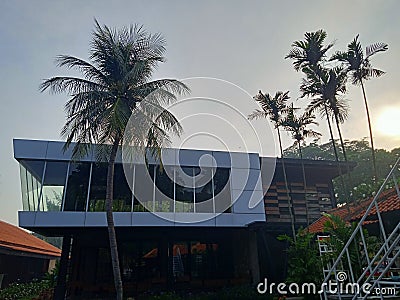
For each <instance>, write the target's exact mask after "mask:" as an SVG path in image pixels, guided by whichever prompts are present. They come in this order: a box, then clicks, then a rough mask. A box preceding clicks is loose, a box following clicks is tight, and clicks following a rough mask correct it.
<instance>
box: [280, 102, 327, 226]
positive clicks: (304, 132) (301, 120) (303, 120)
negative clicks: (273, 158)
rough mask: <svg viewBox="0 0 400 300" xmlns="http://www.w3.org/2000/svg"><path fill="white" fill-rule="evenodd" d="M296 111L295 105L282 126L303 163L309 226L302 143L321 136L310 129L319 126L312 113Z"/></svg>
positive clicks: (305, 194) (290, 109)
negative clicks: (295, 146) (297, 113)
mask: <svg viewBox="0 0 400 300" xmlns="http://www.w3.org/2000/svg"><path fill="white" fill-rule="evenodd" d="M295 110H297V108H294V107H293V104H292V105H291V106H290V107H289V109H288V113H287V116H286V118H284V119H283V120H282V126H283V127H284V128H285V130H286V131H288V132H289V133H290V134H291V136H292V138H293V139H294V145H297V147H298V151H299V156H300V161H301V169H302V173H303V185H304V198H305V208H306V218H307V226H308V225H309V224H310V217H309V211H308V200H307V178H306V171H305V167H304V160H303V152H302V146H301V145H302V143H304V142H305V140H306V139H307V138H314V139H318V138H319V137H320V136H321V134H320V133H318V132H316V131H314V130H313V129H310V128H308V127H309V126H310V125H318V123H317V122H316V121H315V116H314V114H313V113H312V112H310V111H306V112H304V113H303V114H301V115H296V113H295Z"/></svg>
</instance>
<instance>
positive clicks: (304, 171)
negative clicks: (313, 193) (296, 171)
mask: <svg viewBox="0 0 400 300" xmlns="http://www.w3.org/2000/svg"><path fill="white" fill-rule="evenodd" d="M297 145H298V147H299V154H300V161H301V170H302V172H303V185H304V200H305V204H306V218H307V227H308V226H309V225H310V218H309V212H308V197H307V179H306V169H305V167H304V160H303V152H302V150H301V145H300V142H299V141H298V142H297ZM307 230H308V229H307Z"/></svg>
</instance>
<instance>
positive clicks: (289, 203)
mask: <svg viewBox="0 0 400 300" xmlns="http://www.w3.org/2000/svg"><path fill="white" fill-rule="evenodd" d="M276 130H277V131H278V139H279V149H280V151H281V159H282V169H283V178H284V180H285V188H286V197H287V200H288V205H289V215H290V223H291V227H292V235H293V240H295V241H296V229H295V225H294V223H295V218H294V211H293V203H292V197H291V196H290V192H289V191H290V190H289V184H288V180H287V175H286V167H285V159H284V158H283V148H282V140H281V132H280V131H279V126H278V127H276Z"/></svg>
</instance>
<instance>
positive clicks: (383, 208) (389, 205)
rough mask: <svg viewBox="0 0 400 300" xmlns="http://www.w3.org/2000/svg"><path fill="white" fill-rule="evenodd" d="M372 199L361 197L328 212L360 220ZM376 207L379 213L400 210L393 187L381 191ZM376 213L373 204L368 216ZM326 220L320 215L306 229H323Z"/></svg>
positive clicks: (346, 219) (371, 221)
mask: <svg viewBox="0 0 400 300" xmlns="http://www.w3.org/2000/svg"><path fill="white" fill-rule="evenodd" d="M373 199H374V197H369V198H366V199H362V200H360V201H358V202H355V203H351V204H348V205H343V206H341V207H337V208H334V209H332V210H330V211H328V212H327V213H328V214H331V215H336V216H339V217H340V218H341V219H343V220H344V221H346V222H356V221H358V220H360V219H361V218H362V217H363V216H364V214H365V211H366V210H367V208H368V206H369V204H370V203H371V201H372V200H373ZM378 207H379V211H380V212H381V213H383V212H389V211H393V210H400V199H399V196H398V195H397V192H396V190H395V189H394V188H392V189H389V190H386V191H384V192H382V194H381V195H380V197H379V199H378ZM375 215H376V208H375V206H374V207H373V208H372V209H371V211H370V213H369V215H368V216H369V217H374V216H375ZM327 221H328V217H326V216H322V217H321V218H319V219H318V220H316V221H315V222H314V223H312V224H311V225H310V226H309V227H308V229H309V231H310V232H313V233H317V232H323V231H324V224H325V223H326V222H327ZM374 222H375V221H374V220H366V221H365V222H364V224H371V223H374Z"/></svg>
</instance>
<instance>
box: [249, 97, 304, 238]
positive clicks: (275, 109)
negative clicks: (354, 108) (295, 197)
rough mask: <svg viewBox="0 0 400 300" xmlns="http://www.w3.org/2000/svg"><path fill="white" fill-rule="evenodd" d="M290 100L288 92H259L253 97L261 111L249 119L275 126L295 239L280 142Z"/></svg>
mask: <svg viewBox="0 0 400 300" xmlns="http://www.w3.org/2000/svg"><path fill="white" fill-rule="evenodd" d="M289 99H290V97H289V91H287V92H285V93H284V92H281V91H278V92H276V93H275V96H274V97H272V96H271V95H270V94H268V93H267V94H264V93H263V92H262V91H261V90H260V91H259V92H258V94H257V95H256V96H255V97H254V100H256V101H257V103H259V104H260V105H261V110H260V109H256V110H255V111H254V112H253V113H252V114H250V115H249V119H250V120H253V119H258V118H269V119H270V120H271V121H272V122H273V123H274V126H275V129H276V131H277V133H278V141H279V150H280V152H281V158H282V170H283V178H284V181H285V188H286V196H287V199H288V205H289V214H290V222H291V227H292V235H293V238H294V239H296V230H295V220H294V216H293V205H292V201H291V197H290V193H289V191H290V190H289V184H288V180H287V175H286V168H285V160H284V158H283V147H282V140H281V132H280V127H281V122H282V119H283V115H284V114H285V113H286V112H287V110H288V107H287V104H286V103H287V101H288V100H289Z"/></svg>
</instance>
